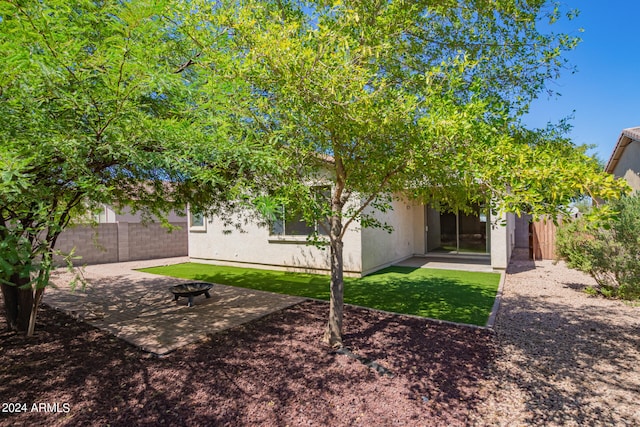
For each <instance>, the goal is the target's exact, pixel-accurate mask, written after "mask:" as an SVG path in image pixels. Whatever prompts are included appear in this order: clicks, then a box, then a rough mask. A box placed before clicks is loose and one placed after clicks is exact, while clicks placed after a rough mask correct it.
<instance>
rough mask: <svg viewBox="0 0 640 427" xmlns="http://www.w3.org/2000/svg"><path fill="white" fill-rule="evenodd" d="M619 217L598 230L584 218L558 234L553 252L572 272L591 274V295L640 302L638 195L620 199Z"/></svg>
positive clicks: (566, 226)
mask: <svg viewBox="0 0 640 427" xmlns="http://www.w3.org/2000/svg"><path fill="white" fill-rule="evenodd" d="M614 207H615V208H616V211H617V212H619V214H618V215H617V216H616V217H615V218H613V219H610V220H608V221H607V222H605V223H603V224H600V225H598V226H596V225H594V224H590V223H588V222H587V220H586V219H585V218H584V217H583V218H579V219H576V220H575V221H573V222H571V223H568V224H565V225H564V226H563V227H561V228H560V229H559V230H558V235H557V241H556V250H557V252H558V255H559V256H560V257H561V258H563V259H565V260H566V261H567V264H568V266H569V267H571V268H575V269H577V270H580V271H583V272H585V273H588V274H590V275H591V276H592V277H593V278H594V279H595V280H596V283H597V287H595V288H594V289H592V291H594V292H597V293H599V294H602V295H604V296H606V297H616V298H623V299H634V300H635V299H640V195H635V196H628V197H623V198H622V199H620V200H619V201H618V202H617V203H616V204H615V206H614Z"/></svg>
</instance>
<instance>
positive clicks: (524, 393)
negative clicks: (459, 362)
mask: <svg viewBox="0 0 640 427" xmlns="http://www.w3.org/2000/svg"><path fill="white" fill-rule="evenodd" d="M508 273H509V274H508V275H507V279H506V283H505V287H504V291H503V298H502V304H501V307H500V311H499V313H498V317H497V321H496V326H495V330H496V332H497V341H498V347H499V354H498V356H497V358H496V361H495V364H494V365H493V367H492V371H493V372H492V374H491V378H492V380H491V381H490V382H489V384H492V387H493V388H494V391H493V392H492V393H491V398H490V399H488V400H487V402H486V404H485V405H483V407H482V410H483V411H484V415H483V419H484V422H486V423H487V424H494V425H503V426H513V425H539V426H553V425H558V426H600V425H602V426H612V425H616V426H639V425H640V307H638V306H637V305H636V306H635V307H634V306H632V305H629V304H625V303H624V302H621V301H611V300H605V299H603V298H599V297H592V296H589V295H587V294H586V293H584V292H583V290H584V289H585V287H586V286H588V285H592V284H594V282H593V279H592V278H591V277H589V276H587V275H584V274H582V273H580V272H577V271H575V270H570V269H568V268H566V267H565V265H564V263H562V262H561V263H559V264H558V265H554V263H553V262H552V261H538V262H536V263H535V265H534V263H533V262H532V261H524V260H514V261H512V263H511V265H510V267H509V270H508Z"/></svg>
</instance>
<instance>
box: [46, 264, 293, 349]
mask: <svg viewBox="0 0 640 427" xmlns="http://www.w3.org/2000/svg"><path fill="white" fill-rule="evenodd" d="M182 262H188V258H186V257H180V258H168V259H161V260H150V261H134V262H124V263H115V264H101V265H93V266H86V267H84V268H83V271H82V275H83V277H84V280H85V281H86V283H87V285H86V287H85V288H83V289H81V288H78V289H76V290H75V291H72V290H71V289H70V287H69V282H70V281H71V280H72V279H73V274H71V273H69V272H68V271H66V270H63V269H61V270H56V271H55V272H53V274H52V277H51V282H52V284H53V285H54V286H52V287H50V288H47V290H46V292H45V294H44V298H43V302H44V303H45V304H47V305H49V306H51V307H54V308H56V309H58V310H61V311H63V312H65V313H68V314H70V315H72V316H74V317H76V318H78V319H81V320H84V321H86V322H87V323H89V324H91V325H93V326H95V327H97V328H100V329H103V330H106V331H108V332H110V333H112V334H114V335H115V336H117V337H118V338H121V339H123V340H125V341H127V342H129V343H131V344H133V345H135V346H137V347H139V348H141V349H143V350H145V351H148V352H151V353H155V354H159V355H162V354H166V353H168V352H171V351H173V350H175V349H177V348H179V347H182V346H184V345H187V344H190V343H193V342H197V341H200V340H202V339H204V338H205V337H206V336H207V335H209V334H213V333H216V332H220V331H223V330H225V329H228V328H232V327H235V326H238V325H241V324H243V323H246V322H250V321H252V320H255V319H258V318H260V317H263V316H266V315H268V314H270V313H273V312H276V311H278V310H282V309H284V308H286V307H289V306H291V305H295V304H298V303H300V302H302V301H304V298H299V297H292V296H287V295H280V294H274V293H270V292H262V291H255V290H252V289H243V288H236V287H231V286H224V285H219V284H215V285H214V286H213V288H212V289H211V291H210V294H211V298H205V297H204V296H198V297H195V298H194V306H193V307H188V306H187V298H180V299H178V301H174V298H173V294H172V293H171V292H170V290H169V288H170V287H171V286H173V285H176V284H179V283H185V282H189V281H190V280H185V279H176V278H172V277H166V276H158V275H154V274H149V273H143V272H140V271H135V269H137V268H144V267H153V266H159V265H168V264H177V263H182Z"/></svg>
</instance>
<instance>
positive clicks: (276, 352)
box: [0, 297, 497, 426]
mask: <svg viewBox="0 0 640 427" xmlns="http://www.w3.org/2000/svg"><path fill="white" fill-rule="evenodd" d="M1 304H3V301H2V300H1V297H0V307H2V305H1ZM327 314H328V305H327V304H325V303H321V302H305V303H302V304H299V305H297V306H294V307H291V308H288V309H286V310H283V311H280V312H277V313H275V314H272V315H270V316H268V317H265V318H262V319H260V320H257V321H254V322H252V323H249V324H246V325H244V326H241V327H238V328H234V329H231V330H228V331H226V332H224V333H220V334H216V335H214V336H211V337H210V338H209V339H208V340H206V341H204V342H202V343H199V344H194V345H191V346H188V347H184V348H181V349H179V350H177V351H175V352H173V353H170V354H169V355H167V356H164V357H157V356H154V355H151V354H148V353H145V352H143V351H141V350H138V349H137V348H135V347H133V346H131V345H129V344H127V343H125V342H123V341H120V340H119V339H117V338H115V337H113V336H112V335H109V334H108V333H106V332H103V331H100V330H98V329H95V328H94V327H92V326H90V325H88V324H86V323H83V322H79V321H76V320H74V319H73V318H71V317H68V316H66V315H64V314H62V313H60V312H57V311H55V310H53V309H51V308H48V307H46V306H45V307H42V308H41V310H40V312H39V320H38V325H37V328H36V335H35V336H34V337H31V338H26V337H24V336H21V335H16V334H13V333H9V332H6V323H5V321H4V318H2V319H1V320H0V330H2V332H0V403H2V404H3V408H0V409H2V410H5V412H0V425H1V426H9V425H31V426H34V425H46V426H66V425H73V426H75V425H107V424H108V425H112V426H119V425H122V426H125V425H126V426H131V425H142V426H144V425H148V426H155V425H172V426H180V425H216V426H236V425H238V426H249V425H251V426H302V425H307V426H326V425H331V426H353V425H362V426H392V425H405V426H416V425H443V426H444V425H447V426H451V425H469V424H478V419H477V418H478V411H477V409H478V408H479V406H481V404H482V402H483V400H484V399H485V397H486V395H487V394H488V393H490V390H488V389H487V387H486V386H483V384H485V382H484V381H483V380H484V379H486V378H487V375H489V374H488V371H489V365H490V363H491V361H492V360H493V359H494V358H495V356H496V352H497V346H496V341H495V338H494V336H493V334H492V333H491V332H489V331H487V330H481V329H473V328H467V327H460V326H455V325H448V324H439V323H436V322H431V321H428V320H424V319H416V318H411V317H406V316H396V315H391V314H385V313H379V312H373V311H369V310H364V309H358V308H353V307H347V308H346V312H345V331H346V334H345V337H344V338H345V344H346V345H348V346H349V347H350V349H351V351H352V352H353V353H354V354H356V355H358V356H359V358H360V360H358V359H357V358H353V357H348V355H344V354H336V353H335V352H333V351H332V350H331V349H330V348H328V347H326V346H324V345H323V344H321V341H320V340H321V336H322V332H323V329H324V325H325V322H326V318H327ZM363 360H366V361H367V362H375V363H374V364H373V365H374V366H379V367H383V368H384V370H382V371H380V370H376V369H372V367H371V366H367V365H365V364H364V363H362V362H363ZM369 365H371V363H369ZM387 370H388V371H389V372H391V373H392V374H393V376H391V375H387V374H386V373H384V372H386V371H387ZM378 371H380V372H383V373H382V374H381V373H379V372H378ZM11 403H13V404H16V403H17V404H20V405H21V408H20V409H26V410H27V412H21V413H15V412H16V410H17V408H16V406H15V405H14V406H9V405H7V404H11ZM33 404H36V406H35V407H34V406H33ZM34 408H36V409H37V410H40V411H37V410H35V411H33V409H34ZM7 411H8V412H7ZM56 411H58V412H56Z"/></svg>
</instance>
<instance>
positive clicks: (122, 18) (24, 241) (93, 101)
mask: <svg viewBox="0 0 640 427" xmlns="http://www.w3.org/2000/svg"><path fill="white" fill-rule="evenodd" d="M177 6H178V4H176V3H175V2H170V1H164V0H159V1H154V2H146V1H130V2H129V1H127V2H120V1H118V2H104V1H97V0H96V1H91V0H89V1H85V0H47V1H41V2H15V1H0V33H1V34H2V38H1V39H0V56H2V58H3V60H2V61H1V62H0V162H1V165H2V168H1V175H0V178H1V179H0V195H1V198H0V286H1V288H2V293H3V296H4V303H5V308H6V316H7V320H8V325H9V328H11V329H14V330H19V331H27V332H28V333H29V334H31V333H33V328H34V325H35V315H36V310H37V306H38V303H39V300H40V298H41V296H42V293H43V291H44V288H45V286H46V285H47V284H48V278H49V272H50V269H51V268H52V259H53V255H54V253H55V243H56V239H57V237H58V236H59V234H60V232H62V231H63V230H64V229H65V227H67V226H68V225H69V222H70V221H71V219H72V218H73V217H74V215H79V214H86V213H87V212H90V210H91V209H92V208H93V207H94V206H96V204H98V203H118V204H121V205H124V204H130V205H131V206H132V207H133V209H134V210H141V211H142V212H143V213H144V214H145V215H147V216H148V215H151V214H154V215H157V216H159V217H164V215H165V214H166V212H167V211H168V210H170V209H172V208H174V207H175V208H180V207H181V206H182V207H184V206H185V204H186V203H191V204H192V205H193V207H194V209H196V210H197V209H200V208H201V207H203V206H210V205H211V204H213V203H215V202H216V201H217V200H221V199H222V198H224V197H226V196H229V197H231V198H234V197H235V194H236V193H234V191H235V190H234V189H238V188H239V187H240V186H241V185H242V183H243V182H244V179H245V178H247V179H250V177H249V175H250V173H251V172H250V170H249V169H250V168H249V167H247V165H246V159H248V156H247V152H246V151H245V152H242V151H239V150H240V148H239V149H238V150H236V149H235V148H234V147H233V144H232V143H231V142H230V139H229V138H228V137H227V136H224V132H225V128H224V126H223V125H222V124H220V123H218V122H216V118H215V116H214V115H213V114H211V113H207V114H204V113H203V110H202V109H201V108H199V106H201V105H204V104H205V103H208V104H209V107H210V111H211V106H212V105H213V104H212V103H211V96H209V95H210V94H207V93H205V92H204V91H203V90H202V86H203V83H202V79H201V77H200V74H199V72H198V68H197V66H196V65H197V64H196V61H197V56H198V52H199V47H198V46H197V45H196V44H194V43H193V40H191V39H190V38H189V37H188V35H186V34H184V33H183V32H182V30H181V27H180V19H179V18H177V15H176V10H177ZM211 88H212V85H211V83H210V84H209V87H208V89H211ZM242 148H243V149H245V150H248V149H249V148H248V147H246V146H244V147H242ZM253 170H255V169H253Z"/></svg>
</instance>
